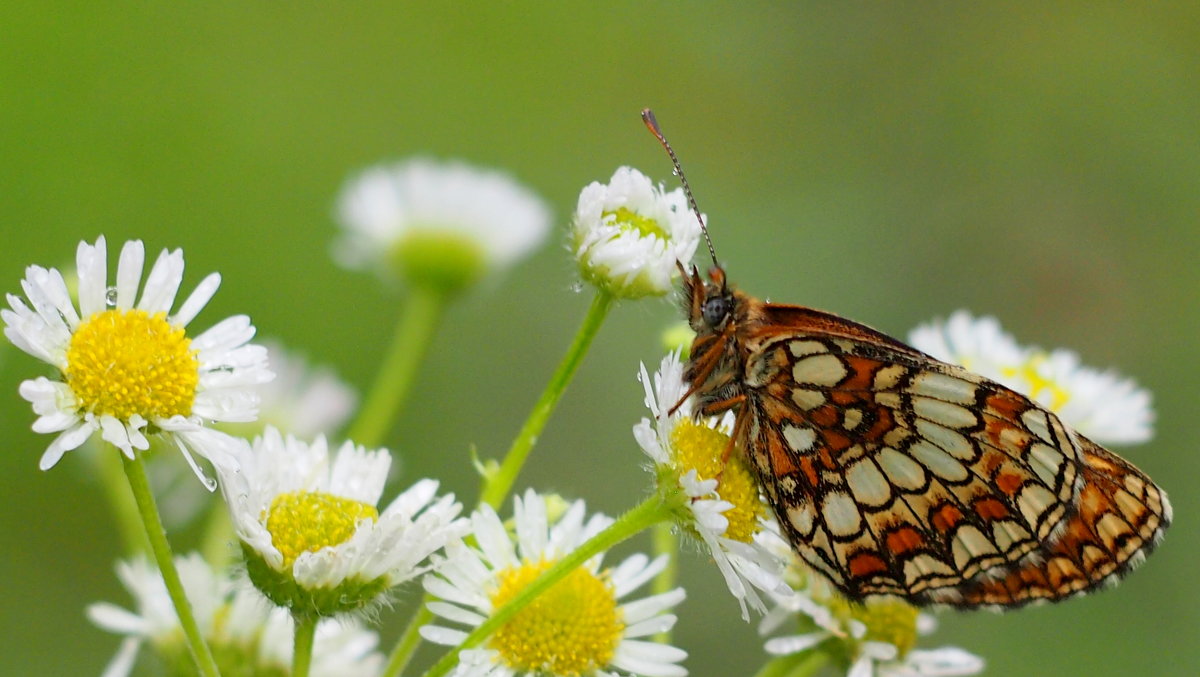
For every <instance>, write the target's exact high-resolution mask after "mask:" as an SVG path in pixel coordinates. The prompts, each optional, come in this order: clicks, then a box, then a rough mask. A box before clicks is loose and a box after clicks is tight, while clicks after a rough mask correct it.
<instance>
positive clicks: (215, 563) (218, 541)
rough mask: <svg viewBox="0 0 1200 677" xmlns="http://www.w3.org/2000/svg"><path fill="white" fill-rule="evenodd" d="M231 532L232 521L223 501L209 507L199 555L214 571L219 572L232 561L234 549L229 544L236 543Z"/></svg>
mask: <svg viewBox="0 0 1200 677" xmlns="http://www.w3.org/2000/svg"><path fill="white" fill-rule="evenodd" d="M236 542H237V539H236V538H235V536H234V532H233V521H232V520H230V518H229V510H228V509H227V508H226V507H225V501H217V502H216V503H214V504H213V505H211V506H209V509H208V519H207V520H206V521H205V525H204V538H203V540H201V542H200V554H201V555H202V556H203V557H204V561H205V562H208V563H209V565H211V566H212V568H213V569H214V570H217V571H219V570H221V569H224V568H225V565H227V564H229V562H230V561H232V560H233V555H234V552H235V550H234V548H233V547H231V546H230V543H236Z"/></svg>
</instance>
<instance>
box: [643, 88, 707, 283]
mask: <svg viewBox="0 0 1200 677" xmlns="http://www.w3.org/2000/svg"><path fill="white" fill-rule="evenodd" d="M642 122H644V123H646V128H647V129H649V130H650V133H651V134H653V135H654V138H656V139H658V142H659V143H661V144H662V146H663V148H665V149H667V155H670V156H671V162H672V163H673V164H674V165H675V176H678V177H679V182H680V183H682V184H683V194H684V195H686V196H687V200H688V204H689V205H691V207H692V213H693V214H695V215H696V220H697V221H699V222H700V232H702V233H704V243H705V244H707V245H708V254H709V256H712V260H713V265H714V266H716V267H718V268H720V267H721V264H719V263H717V250H716V249H713V243H712V238H710V237H709V236H708V228H705V227H704V217H702V216H701V215H700V207H698V206H697V205H696V198H695V197H694V196H693V195H692V187H691V186H689V185H688V181H687V177H686V176H684V174H683V167H681V166H680V165H679V156H678V155H676V154H675V149H674V148H671V144H669V143H667V137H665V136H663V133H662V129H660V128H659V126H658V120H656V119H654V111H652V110H650V109H649V108H643V109H642Z"/></svg>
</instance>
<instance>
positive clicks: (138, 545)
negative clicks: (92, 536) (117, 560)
mask: <svg viewBox="0 0 1200 677" xmlns="http://www.w3.org/2000/svg"><path fill="white" fill-rule="evenodd" d="M96 442H97V438H92V439H89V440H88V441H87V445H88V447H89V449H88V451H89V452H93V457H94V458H95V459H96V465H97V466H98V469H99V471H100V482H101V483H102V484H103V485H104V496H105V497H106V498H107V499H108V507H109V510H111V511H112V515H113V519H114V520H116V523H117V533H119V534H120V535H121V545H122V546H123V547H124V549H125V556H126V557H136V556H138V555H149V554H150V541H147V540H146V530H145V529H144V528H142V516H141V513H139V512H138V506H137V503H136V502H135V501H134V500H133V495H132V494H130V493H129V490H128V489H126V486H128V480H127V479H126V478H125V471H124V470H123V469H122V467H121V459H122V458H125V456H124V455H123V454H121V452H119V451H118V452H116V453H113V447H111V446H109V445H107V444H97V443H96Z"/></svg>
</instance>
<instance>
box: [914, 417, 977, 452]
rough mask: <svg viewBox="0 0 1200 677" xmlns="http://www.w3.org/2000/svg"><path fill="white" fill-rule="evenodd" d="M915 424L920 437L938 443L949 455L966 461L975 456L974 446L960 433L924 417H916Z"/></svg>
mask: <svg viewBox="0 0 1200 677" xmlns="http://www.w3.org/2000/svg"><path fill="white" fill-rule="evenodd" d="M916 426H917V433H918V434H920V435H921V437H924V438H925V439H927V440H929V441H930V442H933V443H934V444H936V445H938V446H939V447H941V448H942V449H943V450H945V451H946V453H948V454H950V455H951V456H953V457H955V458H957V459H959V460H963V461H968V462H970V461H971V460H972V459H974V458H975V447H974V446H972V445H971V442H970V441H969V440H968V439H967V438H966V437H965V436H964V435H962V434H961V433H958V432H955V431H953V430H950V429H949V428H945V427H942V426H940V425H938V424H936V423H934V422H932V421H926V420H924V419H917V421H916Z"/></svg>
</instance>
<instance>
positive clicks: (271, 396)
mask: <svg viewBox="0 0 1200 677" xmlns="http://www.w3.org/2000/svg"><path fill="white" fill-rule="evenodd" d="M263 344H264V345H265V346H266V348H267V354H268V355H269V356H270V362H271V369H272V371H274V372H275V378H274V379H273V380H272V381H270V382H269V383H264V384H262V385H260V386H258V396H259V398H260V400H261V402H260V404H259V407H258V422H259V423H260V424H261V425H260V426H258V429H257V430H256V431H255V434H256V433H258V432H261V431H262V429H263V428H265V427H266V426H268V425H271V426H274V427H276V428H278V429H280V430H282V431H284V432H286V433H289V434H291V435H295V436H296V437H299V438H301V439H311V438H313V437H316V436H317V435H328V434H331V433H333V432H334V431H335V430H337V429H338V428H340V427H341V426H342V424H344V423H345V422H346V420H347V419H348V418H349V417H350V414H352V413H353V412H354V407H355V406H357V404H358V394H357V393H356V392H355V391H354V389H353V388H351V387H350V386H349V385H347V384H346V383H345V382H344V381H342V380H341V379H339V378H338V376H337V374H335V373H334V372H333V370H332V369H330V368H328V367H323V366H322V367H314V366H311V365H310V364H309V363H308V362H307V361H306V360H305V359H304V357H303V356H301V355H299V354H297V353H294V352H291V351H289V350H287V349H286V348H285V347H284V346H283V344H282V343H280V342H278V341H272V340H267V341H264V342H263ZM246 436H247V437H249V436H250V435H246Z"/></svg>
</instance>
